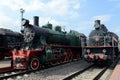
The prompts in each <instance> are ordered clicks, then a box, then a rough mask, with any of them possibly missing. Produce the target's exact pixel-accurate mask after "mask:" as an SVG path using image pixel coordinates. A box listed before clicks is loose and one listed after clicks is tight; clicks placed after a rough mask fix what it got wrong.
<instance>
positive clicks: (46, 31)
mask: <svg viewBox="0 0 120 80" xmlns="http://www.w3.org/2000/svg"><path fill="white" fill-rule="evenodd" d="M22 22H23V23H22V25H23V26H24V29H23V30H22V32H23V36H24V45H23V47H22V48H21V49H20V50H14V51H13V52H12V53H13V68H14V69H32V70H37V69H39V68H40V67H41V66H46V65H55V64H57V63H64V62H66V61H71V60H73V59H80V58H81V55H82V46H85V45H86V43H85V42H86V36H85V35H84V34H82V33H79V32H77V31H74V30H70V32H69V33H67V32H65V31H62V30H61V26H56V27H55V30H53V29H52V24H50V23H49V22H48V24H46V25H44V26H42V27H39V23H38V22H39V17H38V16H35V17H34V25H31V24H30V23H29V20H27V19H23V20H22Z"/></svg>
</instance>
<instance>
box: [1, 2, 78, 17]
mask: <svg viewBox="0 0 120 80" xmlns="http://www.w3.org/2000/svg"><path fill="white" fill-rule="evenodd" d="M1 2H2V3H0V5H2V6H7V7H9V8H11V9H12V10H19V9H20V8H24V9H25V10H26V11H28V12H29V11H30V12H34V11H39V12H41V13H45V14H50V15H57V16H66V15H69V13H70V12H75V13H76V9H80V3H79V0H50V1H48V2H42V1H41V0H30V1H29V0H2V1H1ZM70 15H71V14H70Z"/></svg>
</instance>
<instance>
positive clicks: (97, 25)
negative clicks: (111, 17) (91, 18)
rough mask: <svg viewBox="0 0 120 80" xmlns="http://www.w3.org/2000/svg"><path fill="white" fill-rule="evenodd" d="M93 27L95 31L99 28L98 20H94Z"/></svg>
mask: <svg viewBox="0 0 120 80" xmlns="http://www.w3.org/2000/svg"><path fill="white" fill-rule="evenodd" d="M94 27H95V28H96V29H99V28H100V20H95V25H94Z"/></svg>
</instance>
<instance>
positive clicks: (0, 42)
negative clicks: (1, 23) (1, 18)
mask: <svg viewBox="0 0 120 80" xmlns="http://www.w3.org/2000/svg"><path fill="white" fill-rule="evenodd" d="M20 42H22V35H21V34H20V33H18V32H13V31H11V30H9V29H3V28H0V60H1V59H4V58H5V57H10V56H12V52H11V50H12V49H14V48H20Z"/></svg>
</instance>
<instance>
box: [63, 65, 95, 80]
mask: <svg viewBox="0 0 120 80" xmlns="http://www.w3.org/2000/svg"><path fill="white" fill-rule="evenodd" d="M93 66H94V65H91V66H88V67H87V68H85V69H83V70H80V71H78V72H76V73H74V74H72V75H70V76H67V77H66V78H64V79H63V80H71V79H73V78H74V77H76V76H78V75H80V74H82V73H84V72H85V71H87V70H88V69H90V68H91V67H93Z"/></svg>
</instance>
